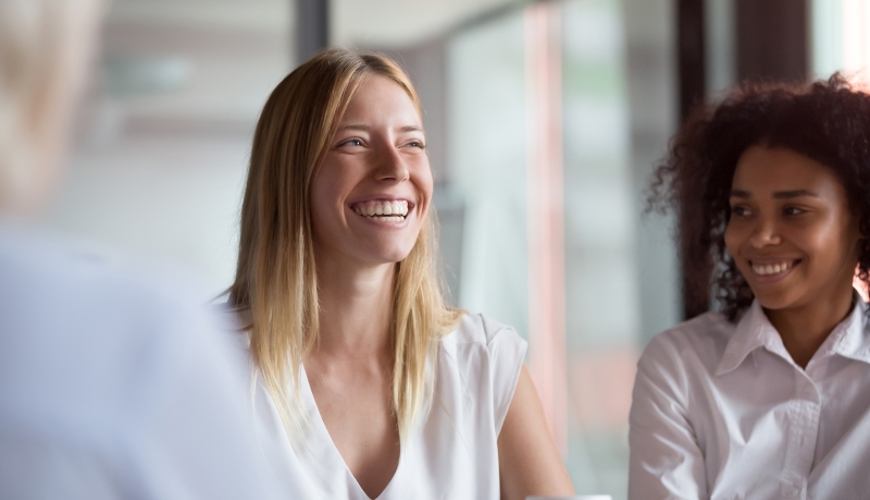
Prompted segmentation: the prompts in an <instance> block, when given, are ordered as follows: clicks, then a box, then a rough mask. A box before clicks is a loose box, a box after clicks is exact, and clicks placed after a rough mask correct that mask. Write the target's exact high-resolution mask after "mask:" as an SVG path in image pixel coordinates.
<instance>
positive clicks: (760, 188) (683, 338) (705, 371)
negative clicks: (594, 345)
mask: <svg viewBox="0 0 870 500" xmlns="http://www.w3.org/2000/svg"><path fill="white" fill-rule="evenodd" d="M652 201H653V202H654V203H660V204H661V205H662V206H663V207H665V208H671V209H673V210H674V211H676V212H677V213H678V214H679V215H680V221H681V223H680V226H679V237H680V240H681V241H682V242H683V258H684V259H688V260H689V261H688V263H687V264H688V265H687V266H686V268H687V269H689V270H690V274H691V275H690V276H688V277H687V278H688V279H687V280H685V283H688V284H689V289H688V290H687V292H688V293H690V294H691V293H696V294H698V295H701V296H706V289H707V288H708V287H709V286H710V284H711V282H712V284H713V288H714V291H715V292H716V297H717V298H718V299H719V301H720V303H721V304H722V311H715V312H708V313H706V314H703V315H701V316H699V317H697V318H694V319H692V320H690V321H687V322H685V323H683V324H681V325H678V326H677V327H675V328H673V329H671V330H668V331H666V332H663V333H661V334H659V335H657V336H656V337H655V338H654V339H653V340H652V341H651V342H650V344H649V346H648V347H647V349H646V350H645V352H644V354H643V356H642V357H641V360H640V362H639V364H638V373H637V378H636V381H635V387H634V396H633V402H632V408H631V417H630V425H631V427H630V447H631V465H630V484H629V497H630V498H638V499H640V498H643V499H649V498H711V499H712V498H735V497H740V498H743V497H747V498H750V497H751V498H859V497H862V496H866V492H867V491H870V476H868V475H867V474H866V470H867V467H868V466H870V449H868V447H867V446H866V444H865V443H864V442H863V436H866V435H867V433H868V432H870V413H868V410H867V409H868V408H870V329H868V325H870V323H868V306H867V304H866V303H864V301H863V300H862V299H861V298H860V297H859V295H858V294H857V293H856V291H855V290H854V289H853V288H852V283H853V280H854V278H855V274H856V271H857V274H858V277H859V278H860V280H862V281H863V282H864V283H867V281H868V271H870V242H868V235H870V95H867V94H865V93H863V92H859V91H856V90H853V89H852V88H851V87H850V86H849V84H848V83H847V82H846V81H845V80H844V79H843V78H841V77H840V76H838V75H835V76H834V77H832V78H831V79H830V80H828V81H827V82H817V83H815V84H812V85H808V86H804V87H800V86H787V85H761V86H758V85H747V86H744V87H743V88H741V89H739V90H737V91H736V92H735V93H734V94H732V95H731V96H730V97H728V98H727V99H725V100H724V101H723V102H722V103H720V104H718V105H716V106H710V107H705V108H701V109H699V110H697V111H696V112H695V114H694V115H693V116H692V117H691V118H690V119H689V121H688V122H687V123H686V124H685V125H684V127H683V128H682V129H681V130H680V132H679V133H678V134H677V135H676V137H675V138H674V141H673V142H672V144H671V153H670V155H669V157H668V158H667V160H666V162H665V163H664V164H663V165H662V166H660V167H659V169H658V170H657V172H656V181H655V183H654V184H653V198H652Z"/></svg>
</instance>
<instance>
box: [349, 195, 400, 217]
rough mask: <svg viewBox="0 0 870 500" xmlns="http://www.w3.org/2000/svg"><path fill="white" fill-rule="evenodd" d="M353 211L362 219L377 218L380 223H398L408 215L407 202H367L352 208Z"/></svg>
mask: <svg viewBox="0 0 870 500" xmlns="http://www.w3.org/2000/svg"><path fill="white" fill-rule="evenodd" d="M353 211H354V212H356V213H357V214H359V215H362V216H364V217H372V218H377V219H378V220H381V221H387V222H399V221H402V220H405V217H406V216H407V215H408V202H407V201H405V200H399V201H392V202H390V201H385V200H377V201H367V202H365V203H359V204H357V205H356V206H354V207H353Z"/></svg>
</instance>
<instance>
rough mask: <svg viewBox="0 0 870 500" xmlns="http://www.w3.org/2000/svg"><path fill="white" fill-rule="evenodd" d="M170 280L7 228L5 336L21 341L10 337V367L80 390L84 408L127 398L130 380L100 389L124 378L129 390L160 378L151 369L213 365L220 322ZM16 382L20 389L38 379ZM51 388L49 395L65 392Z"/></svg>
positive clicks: (3, 250)
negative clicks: (123, 394) (119, 393)
mask: <svg viewBox="0 0 870 500" xmlns="http://www.w3.org/2000/svg"><path fill="white" fill-rule="evenodd" d="M165 276H166V273H164V272H162V271H159V270H157V269H156V268H155V267H154V266H151V265H147V264H142V265H136V263H135V261H128V260H124V259H120V258H117V257H114V256H111V255H110V254H94V253H90V252H88V251H87V250H82V247H80V246H76V245H75V244H68V242H67V241H65V240H63V239H61V238H57V237H56V236H53V235H48V234H44V233H40V232H38V231H35V230H31V229H25V228H14V227H13V228H9V227H8V226H7V227H4V226H0V331H14V332H17V335H8V336H0V346H2V348H0V365H5V366H6V367H7V368H9V369H10V370H11V369H13V367H15V368H14V369H17V370H20V372H19V373H21V374H26V373H33V374H34V375H36V374H38V379H39V380H43V381H47V380H57V381H59V382H60V381H62V382H63V385H64V386H67V387H69V386H70V385H71V384H74V385H76V386H77V391H78V392H77V394H78V395H80V396H81V398H80V399H82V400H83V402H82V404H83V405H84V404H85V402H84V400H85V399H87V398H88V397H90V398H107V400H108V399H109V398H111V394H113V392H112V391H115V390H118V389H120V385H118V384H120V381H116V382H117V384H116V385H114V386H110V385H107V384H103V383H99V384H95V383H92V381H94V380H103V377H109V379H117V377H115V375H117V374H119V373H124V374H128V375H129V377H128V378H126V379H124V380H125V383H126V384H133V385H135V384H141V383H144V380H146V379H148V378H149V377H150V378H154V377H153V376H151V375H149V374H151V373H155V372H150V371H149V369H157V368H160V369H161V370H162V369H168V367H170V366H172V367H179V363H180V362H182V360H188V361H191V362H195V361H196V360H198V359H210V358H209V356H214V355H215V353H213V352H211V351H212V350H214V349H220V348H219V347H216V346H215V341H214V340H213V337H214V335H215V333H214V332H215V326H216V321H215V318H214V317H213V316H212V315H210V314H208V312H207V311H206V310H205V306H203V305H202V303H201V301H200V300H198V298H197V294H196V293H195V292H194V291H193V288H192V287H190V286H188V285H186V284H185V283H184V281H182V280H172V279H169V278H165ZM176 276H177V275H176ZM133 367H137V369H135V370H134V368H133ZM157 373H159V371H158V372H157ZM16 379H17V380H19V381H21V382H20V383H19V384H18V385H17V386H16V387H18V389H20V390H24V389H25V387H26V386H27V384H25V383H24V381H26V380H30V379H29V378H28V377H24V376H22V377H16ZM109 379H107V380H109ZM35 383H36V382H32V384H35ZM32 384H31V385H32ZM51 387H54V385H52V384H48V385H47V386H46V387H45V388H44V389H46V390H45V391H43V392H40V393H39V394H43V395H48V394H53V391H60V390H61V389H60V388H57V389H52V390H48V389H49V388H51ZM58 387H59V386H58ZM126 389H128V390H133V389H134V388H133V386H132V385H128V386H127V387H126ZM113 401H117V400H115V399H113ZM91 402H95V400H92V401H91Z"/></svg>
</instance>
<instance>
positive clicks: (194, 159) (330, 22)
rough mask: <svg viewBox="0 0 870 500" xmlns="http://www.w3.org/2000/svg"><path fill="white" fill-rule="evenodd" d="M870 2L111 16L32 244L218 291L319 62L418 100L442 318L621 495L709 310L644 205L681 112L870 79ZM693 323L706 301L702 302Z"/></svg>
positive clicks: (124, 5)
mask: <svg viewBox="0 0 870 500" xmlns="http://www.w3.org/2000/svg"><path fill="white" fill-rule="evenodd" d="M868 28H870V0H806V1H805V0H706V1H704V0H563V1H547V2H532V1H518V0H437V1H435V0H403V1H399V0H329V1H328V4H327V0H295V1H294V0H114V2H113V3H112V4H111V8H110V12H109V15H108V19H107V23H106V24H105V32H104V37H103V52H102V55H101V57H100V60H99V61H98V63H97V64H96V65H95V74H94V78H93V84H92V89H91V91H90V92H89V95H88V99H87V102H86V103H85V105H84V106H83V109H82V113H81V117H80V123H79V124H78V126H77V130H76V139H75V146H74V154H73V160H72V165H71V167H70V169H69V170H68V173H67V176H68V179H67V181H68V182H67V183H66V184H65V186H64V188H63V192H62V193H61V196H60V197H59V199H58V201H56V202H55V204H54V205H53V206H52V207H51V209H50V210H49V211H48V213H47V214H46V216H45V222H46V224H48V225H50V226H52V227H54V228H56V229H60V230H61V231H63V232H65V233H67V234H70V235H72V236H73V237H80V238H81V239H82V240H85V241H91V242H96V244H93V243H91V244H89V246H90V249H89V251H92V252H96V253H111V250H108V249H120V250H122V251H124V252H128V253H129V252H131V251H132V252H133V253H136V254H139V255H142V256H145V257H148V258H152V259H153V258H156V259H158V260H161V261H163V262H165V263H168V264H169V265H170V266H175V267H177V268H179V269H181V268H184V269H187V270H190V272H192V273H193V274H195V275H197V277H198V278H199V280H200V281H201V283H202V284H203V285H202V294H203V295H202V299H203V301H204V302H205V301H207V300H210V299H212V298H213V297H215V296H216V295H218V294H219V293H220V292H221V291H222V290H223V289H224V288H226V287H227V286H228V285H229V284H230V282H231V279H232V275H233V272H234V266H235V255H236V245H237V237H238V212H239V207H240V200H241V194H242V188H243V183H244V179H245V173H246V167H247V160H248V155H249V149H250V141H251V136H252V132H253V128H254V125H255V122H256V120H257V116H258V113H259V110H260V108H261V106H262V105H263V103H264V102H265V100H266V98H267V96H268V94H269V92H270V91H271V89H272V88H273V87H274V86H275V85H276V84H277V83H278V82H279V81H280V80H281V79H282V78H283V77H284V76H285V75H286V74H287V73H288V72H289V71H290V70H292V69H293V67H294V66H295V65H296V64H297V63H298V62H300V61H301V60H303V59H304V58H306V57H308V56H310V55H312V54H313V52H314V51H315V50H317V48H318V47H322V46H323V45H324V44H340V45H345V46H353V47H358V48H361V49H374V50H380V51H383V52H385V53H387V54H389V55H391V56H393V57H395V58H397V59H398V60H399V62H400V63H401V64H402V65H403V66H404V68H405V69H406V70H407V71H408V72H409V74H410V75H411V77H412V79H413V80H414V82H415V84H416V85H417V86H418V90H419V92H420V95H421V98H422V101H423V106H424V112H425V114H424V123H425V127H426V129H427V136H428V144H429V155H430V160H431V163H432V167H433V169H434V171H435V175H436V182H437V188H436V207H437V209H438V213H439V218H440V223H441V249H442V254H443V264H444V266H443V267H444V270H445V274H446V277H447V283H448V285H449V287H450V293H451V296H452V300H453V301H454V302H455V303H457V304H459V305H461V306H462V307H465V308H467V309H469V310H472V311H482V312H484V313H486V314H488V315H490V316H492V317H494V318H497V319H499V320H500V321H502V322H504V323H508V324H511V325H514V326H515V327H516V328H517V330H518V331H519V332H520V333H521V334H522V335H523V336H525V337H526V338H528V339H529V341H530V352H529V359H528V362H529V365H530V368H531V370H532V373H533V376H534V378H535V381H536V384H537V385H538V388H539V391H540V393H541V397H542V400H543V403H544V406H545V409H546V412H547V417H548V420H549V423H550V426H551V429H552V431H553V434H554V437H555V439H556V442H557V444H558V445H559V447H560V449H561V450H562V452H563V454H564V456H565V459H566V462H567V465H568V469H569V472H570V474H571V476H572V479H573V481H574V485H575V487H576V488H577V490H578V493H609V494H611V495H613V498H614V499H615V500H620V499H623V498H625V495H626V483H627V469H628V442H627V434H628V432H627V431H628V410H629V406H630V403H631V386H632V383H633V378H634V370H635V363H636V361H637V358H638V356H639V353H640V352H641V350H642V349H643V347H644V345H645V344H646V342H647V341H648V340H649V338H650V337H651V336H652V335H654V334H655V333H656V332H658V331H661V330H663V329H665V328H667V327H669V326H672V325H674V324H676V323H677V322H679V321H681V320H682V319H683V318H685V317H686V316H687V315H691V314H694V313H695V312H697V309H698V307H702V308H703V307H705V304H704V303H703V302H702V303H701V305H700V306H699V305H698V304H693V303H692V300H691V299H692V298H684V297H682V296H681V294H680V288H681V287H680V276H681V273H680V264H679V262H678V259H677V252H676V249H675V245H674V244H673V243H672V242H671V239H670V227H671V222H670V221H669V220H668V219H667V218H665V217H662V216H660V215H656V214H648V215H645V214H644V211H645V201H644V200H645V194H644V191H645V188H646V185H647V182H648V179H649V175H650V173H651V171H652V169H653V167H654V165H655V163H656V161H657V159H659V158H661V157H662V155H663V154H664V153H665V150H666V145H667V140H668V137H669V136H670V134H672V133H673V132H674V131H675V129H676V127H677V126H678V124H679V122H680V119H681V117H682V116H685V114H686V113H687V111H688V109H689V108H690V106H691V105H692V104H693V103H695V102H697V101H698V100H699V99H703V98H705V97H709V98H715V97H716V96H717V95H720V94H721V92H722V91H723V90H725V89H727V88H729V87H730V86H732V85H733V84H734V83H735V82H737V81H739V80H741V79H744V78H768V79H772V78H777V79H789V80H802V79H807V78H818V77H826V76H828V75H830V74H831V73H832V72H833V71H836V70H843V71H846V72H847V73H849V74H853V73H857V72H859V71H860V70H861V69H862V68H863V67H864V66H866V65H867V63H868V62H870V29H868ZM696 302H697V301H696Z"/></svg>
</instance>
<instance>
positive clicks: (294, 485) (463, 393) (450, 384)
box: [254, 314, 527, 500]
mask: <svg viewBox="0 0 870 500" xmlns="http://www.w3.org/2000/svg"><path fill="white" fill-rule="evenodd" d="M526 346H527V343H526V341H525V340H523V339H522V338H520V337H519V335H517V333H516V332H515V331H514V330H513V329H512V328H510V327H507V326H504V325H502V324H499V323H497V322H495V321H493V320H491V319H489V318H487V317H485V316H483V315H479V314H476V315H465V316H464V317H463V318H462V320H461V322H460V324H459V327H458V328H457V329H456V330H455V331H453V332H451V333H450V334H448V335H446V336H445V337H444V338H442V339H441V340H440V342H439V346H438V351H437V360H436V363H437V367H436V374H435V377H436V379H435V384H434V393H433V399H432V406H431V410H430V411H429V414H428V415H427V416H425V417H424V418H422V419H421V422H420V423H419V424H418V425H417V427H416V428H414V429H412V430H411V432H410V434H409V437H408V440H407V442H403V443H402V445H401V452H400V457H399V465H398V467H397V469H396V473H395V475H394V476H393V478H392V480H391V481H390V482H389V484H388V485H387V487H386V489H384V491H383V492H382V493H381V494H380V495H379V496H378V497H377V498H378V500H408V499H410V498H413V499H415V500H426V499H438V500H441V499H446V498H469V499H470V498H473V499H481V500H483V499H492V500H498V499H499V497H500V490H499V469H498V448H497V439H498V434H499V431H500V430H501V426H502V423H503V422H504V418H505V415H506V414H507V410H508V406H509V405H510V402H511V399H512V397H513V393H514V389H515V388H516V384H517V380H518V378H519V374H520V369H521V368H522V363H523V358H524V356H525V352H526ZM300 389H301V398H302V402H303V404H304V405H305V407H306V409H307V411H308V415H309V418H310V424H309V426H308V430H307V434H306V436H305V446H296V447H293V446H291V444H290V440H289V439H288V437H287V434H286V433H285V430H284V427H283V426H282V425H281V421H280V418H279V416H278V412H277V409H276V408H275V405H274V403H273V402H272V398H271V396H270V395H269V393H268V391H267V390H266V388H265V386H264V385H263V384H262V383H261V382H260V383H258V384H257V386H256V388H255V391H256V394H255V395H254V412H255V420H256V425H257V427H258V429H257V434H258V437H259V440H260V446H261V447H262V450H263V453H264V454H265V455H266V458H267V460H268V462H269V463H270V464H271V467H272V473H273V474H274V475H275V476H276V478H277V479H278V480H279V482H281V483H283V485H284V486H285V491H286V495H287V498H288V499H290V498H292V499H306V500H308V499H330V500H344V499H348V500H369V497H368V496H367V495H366V494H365V493H364V492H363V490H362V488H361V487H360V485H359V483H357V481H356V479H355V478H354V477H353V475H352V474H351V472H350V470H349V469H348V468H347V465H346V464H345V462H344V459H342V457H341V455H340V454H339V452H338V449H336V447H335V445H334V444H333V442H332V439H331V438H330V436H329V433H328V432H327V429H326V426H325V425H324V423H323V420H322V419H321V417H320V413H319V411H318V410H317V405H316V404H315V401H314V396H313V394H312V392H311V387H310V386H309V384H308V379H307V377H306V376H305V372H304V370H302V377H301V378H300Z"/></svg>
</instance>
